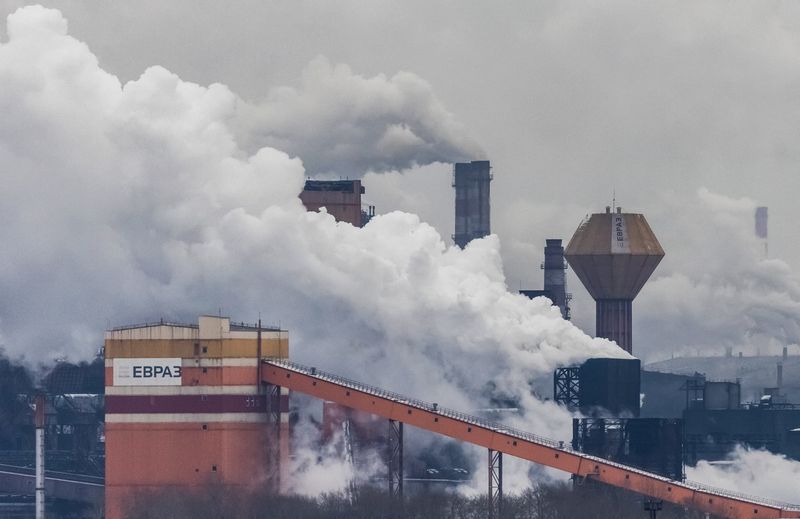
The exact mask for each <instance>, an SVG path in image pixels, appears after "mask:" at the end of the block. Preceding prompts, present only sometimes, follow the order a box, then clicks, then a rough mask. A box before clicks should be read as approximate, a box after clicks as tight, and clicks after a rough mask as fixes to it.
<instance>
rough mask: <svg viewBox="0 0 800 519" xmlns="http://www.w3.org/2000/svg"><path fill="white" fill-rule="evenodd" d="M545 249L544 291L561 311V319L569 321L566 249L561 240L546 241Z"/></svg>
mask: <svg viewBox="0 0 800 519" xmlns="http://www.w3.org/2000/svg"><path fill="white" fill-rule="evenodd" d="M545 243H546V245H545V248H544V291H545V292H547V293H549V294H550V296H551V298H552V300H553V304H554V305H555V306H557V307H559V308H560V309H561V317H563V318H564V319H569V317H570V315H569V296H568V294H567V279H566V275H565V271H566V269H567V264H566V262H565V261H564V247H563V246H562V245H561V240H555V239H550V240H546V241H545Z"/></svg>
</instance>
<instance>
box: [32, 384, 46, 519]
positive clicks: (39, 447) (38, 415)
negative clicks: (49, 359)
mask: <svg viewBox="0 0 800 519" xmlns="http://www.w3.org/2000/svg"><path fill="white" fill-rule="evenodd" d="M46 402H47V399H46V397H45V395H44V393H37V394H36V398H35V400H34V413H35V415H34V421H35V425H36V519H44V425H45V405H46Z"/></svg>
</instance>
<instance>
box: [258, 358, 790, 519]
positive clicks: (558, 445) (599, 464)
mask: <svg viewBox="0 0 800 519" xmlns="http://www.w3.org/2000/svg"><path fill="white" fill-rule="evenodd" d="M261 378H262V381H263V382H264V383H267V384H271V385H274V386H280V387H285V388H288V389H289V390H291V391H297V392H300V393H304V394H306V395H310V396H312V397H316V398H319V399H322V400H327V401H331V402H336V403H337V404H341V405H344V406H346V407H350V408H352V409H356V410H358V411H364V412H367V413H372V414H374V415H377V416H381V417H383V418H387V419H389V420H394V421H397V422H402V423H404V424H408V425H412V426H414V427H419V428H420V429H425V430H427V431H432V432H435V433H438V434H443V435H445V436H449V437H451V438H455V439H456V440H460V441H464V442H468V443H472V444H474V445H479V446H481V447H485V448H487V449H492V450H495V451H499V452H502V453H504V454H508V455H511V456H515V457H517V458H522V459H524V460H528V461H532V462H534V463H539V464H541V465H546V466H548V467H553V468H555V469H558V470H563V471H565V472H568V473H570V474H574V475H576V476H577V477H582V478H590V479H592V480H596V481H600V482H603V483H606V484H608V485H612V486H615V487H619V488H625V489H628V490H632V491H634V492H638V493H640V494H644V495H647V496H651V497H654V498H657V499H663V500H664V501H669V502H672V503H677V504H680V505H684V506H688V507H691V508H694V509H697V510H701V511H705V512H710V513H712V514H715V515H718V516H722V517H730V518H732V519H744V518H759V519H764V518H770V519H776V518H800V506H797V505H789V504H785V503H779V502H776V501H772V500H769V499H762V498H758V497H752V496H745V495H741V494H737V493H735V492H729V491H726V490H721V489H715V488H710V487H706V486H703V485H699V484H695V483H691V482H680V481H674V480H671V479H668V478H665V477H663V476H659V475H657V474H652V473H649V472H645V471H643V470H639V469H637V468H634V467H630V466H627V465H621V464H618V463H614V462H611V461H608V460H604V459H602V458H598V457H595V456H590V455H587V454H582V453H580V452H576V451H573V450H571V449H570V448H569V447H568V446H565V445H564V443H563V442H556V441H553V440H549V439H547V438H542V437H539V436H536V435H533V434H530V433H526V432H523V431H518V430H515V429H512V428H510V427H507V426H504V425H502V424H499V423H492V422H488V421H486V420H483V419H481V418H477V417H474V416H469V415H466V414H463V413H459V412H457V411H452V410H449V409H443V408H441V407H438V406H435V405H433V404H429V403H426V402H422V401H419V400H415V399H412V398H407V397H404V396H402V395H398V394H395V393H391V392H389V391H384V390H382V389H379V388H375V387H370V386H367V385H364V384H360V383H358V382H354V381H352V380H347V379H344V378H341V377H337V376H335V375H332V374H329V373H324V372H321V371H318V370H317V369H316V368H310V367H306V366H302V365H299V364H296V363H293V362H290V361H286V360H278V359H269V360H265V361H264V364H263V365H262V367H261Z"/></svg>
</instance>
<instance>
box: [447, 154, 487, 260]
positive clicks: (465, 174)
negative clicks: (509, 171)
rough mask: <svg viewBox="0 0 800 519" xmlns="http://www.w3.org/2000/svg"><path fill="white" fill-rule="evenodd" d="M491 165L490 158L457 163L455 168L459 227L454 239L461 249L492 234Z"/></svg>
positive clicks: (457, 223)
mask: <svg viewBox="0 0 800 519" xmlns="http://www.w3.org/2000/svg"><path fill="white" fill-rule="evenodd" d="M491 181H492V168H491V165H490V164H489V161H488V160H473V161H472V162H458V163H456V164H455V166H454V167H453V187H454V188H455V190H456V228H455V234H453V241H454V242H455V244H456V245H458V246H459V247H461V248H462V249H463V248H464V247H466V246H467V244H468V243H469V242H471V241H472V240H475V239H478V238H483V237H484V236H489V235H490V234H491V233H492V231H491V225H490V213H491V204H490V192H489V184H490V182H491Z"/></svg>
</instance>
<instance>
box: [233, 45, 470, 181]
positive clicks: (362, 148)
mask: <svg viewBox="0 0 800 519" xmlns="http://www.w3.org/2000/svg"><path fill="white" fill-rule="evenodd" d="M238 115H239V117H238V118H237V125H236V126H237V127H238V128H239V129H240V132H239V135H240V138H241V139H240V140H241V141H242V143H243V145H244V146H245V147H247V148H248V149H257V148H260V147H262V146H264V145H267V146H272V147H275V148H278V149H281V150H284V151H286V152H288V153H289V154H292V155H298V156H300V157H302V158H303V161H304V163H305V166H306V169H307V170H308V172H309V173H313V174H331V173H335V174H338V175H342V176H350V177H358V176H361V175H363V174H365V173H367V171H389V170H396V169H402V168H408V167H411V166H415V165H424V164H430V163H433V162H437V161H439V162H456V161H459V160H466V159H472V158H477V157H479V156H480V155H481V154H482V153H481V151H480V148H479V147H478V146H477V144H476V143H475V142H474V141H472V140H471V139H469V138H468V137H466V135H465V132H464V129H463V128H462V127H461V126H460V125H459V124H458V123H457V122H456V121H455V119H454V118H453V116H452V115H451V114H450V113H449V112H448V111H447V110H446V109H445V107H444V106H443V105H442V103H441V102H440V101H439V100H438V99H437V98H436V97H435V96H434V94H433V90H432V89H431V86H430V85H429V84H428V83H427V82H426V81H425V80H423V79H422V78H420V77H419V76H417V75H415V74H412V73H410V72H399V73H397V74H395V75H394V76H392V77H391V78H387V77H386V76H384V75H382V74H381V75H378V76H375V77H371V78H365V77H363V76H359V75H357V74H354V73H353V71H352V70H351V69H350V67H348V66H347V65H344V64H335V65H334V64H331V63H330V61H329V60H328V59H327V58H325V57H324V56H319V57H317V58H316V59H314V60H313V61H312V62H311V63H310V64H309V65H308V66H307V67H306V69H305V70H304V71H303V75H302V78H301V81H300V86H299V87H298V88H293V87H280V88H274V89H272V90H271V91H270V92H269V94H268V95H267V97H266V99H265V100H264V101H262V102H259V103H256V104H251V103H247V102H244V101H240V102H239V103H238Z"/></svg>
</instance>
